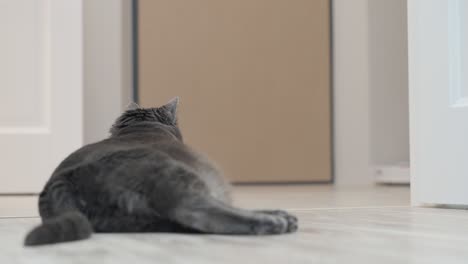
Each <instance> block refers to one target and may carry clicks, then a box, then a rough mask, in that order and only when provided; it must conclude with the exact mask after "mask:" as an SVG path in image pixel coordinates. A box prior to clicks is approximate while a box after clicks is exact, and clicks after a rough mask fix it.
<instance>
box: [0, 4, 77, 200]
mask: <svg viewBox="0 0 468 264" xmlns="http://www.w3.org/2000/svg"><path fill="white" fill-rule="evenodd" d="M0 58H1V59H0V193H35V192H38V191H40V189H41V188H42V186H43V185H44V183H45V181H46V180H47V179H48V178H49V176H50V174H51V172H52V171H53V169H54V168H55V166H57V164H58V163H59V162H60V161H61V160H62V159H63V158H64V157H65V156H66V155H67V154H69V153H70V151H72V150H73V149H76V148H77V147H79V146H80V145H81V144H82V131H83V129H82V123H83V122H82V3H81V1H78V0H73V1H72V0H14V1H13V0H0Z"/></svg>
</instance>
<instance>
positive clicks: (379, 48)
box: [369, 0, 409, 165]
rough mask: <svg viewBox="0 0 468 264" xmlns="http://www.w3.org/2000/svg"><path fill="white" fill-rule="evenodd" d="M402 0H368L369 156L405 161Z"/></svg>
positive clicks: (379, 161) (405, 62) (405, 70)
mask: <svg viewBox="0 0 468 264" xmlns="http://www.w3.org/2000/svg"><path fill="white" fill-rule="evenodd" d="M406 4H407V2H406V0H391V1H389V0H371V1H369V52H370V56H369V60H370V61H369V63H370V64H369V66H370V67H369V73H370V74H369V77H370V78H369V96H370V101H369V103H370V109H369V110H370V157H371V164H372V165H388V164H396V163H399V162H409V121H408V117H409V114H408V111H409V110H408V38H407V16H406V9H407V7H406Z"/></svg>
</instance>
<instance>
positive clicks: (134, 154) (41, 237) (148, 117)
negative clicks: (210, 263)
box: [25, 98, 297, 245]
mask: <svg viewBox="0 0 468 264" xmlns="http://www.w3.org/2000/svg"><path fill="white" fill-rule="evenodd" d="M178 102H179V100H178V98H175V99H173V100H171V101H170V102H169V103H167V104H166V105H164V106H161V107H158V108H146V109H143V108H140V107H136V108H135V107H133V108H131V109H129V110H127V111H126V112H124V113H123V114H122V115H121V116H120V117H119V118H118V119H117V121H116V122H115V123H114V125H113V126H112V128H111V136H110V137H109V138H108V139H105V140H103V141H100V142H97V143H94V144H90V145H87V146H84V147H82V148H81V149H79V150H77V151H75V152H74V153H72V154H71V155H70V156H68V157H67V158H66V159H65V160H64V161H63V162H62V163H61V164H60V165H59V166H58V167H57V169H56V170H55V171H54V172H53V174H52V176H51V178H50V179H49V181H48V182H47V184H46V185H45V187H44V190H43V191H42V192H41V195H40V199H39V211H40V214H41V217H42V221H43V223H42V225H40V226H38V227H36V228H35V229H33V230H32V231H31V232H30V233H29V234H28V236H27V237H26V240H25V244H26V245H41V244H50V243H58V242H65V241H73V240H79V239H85V238H88V237H89V236H90V235H91V234H92V232H190V233H193V232H195V233H200V232H202V233H216V234H245V235H263V234H280V233H286V232H293V231H295V230H296V229H297V219H296V218H295V217H294V216H292V215H290V214H288V213H286V212H284V211H248V210H243V209H238V208H235V207H233V206H232V205H231V199H230V195H229V184H228V183H227V182H226V181H225V180H224V178H223V177H222V175H221V173H220V172H219V170H218V169H217V168H216V167H215V166H214V165H213V164H212V163H211V162H210V161H209V160H208V159H207V158H206V157H204V156H203V155H200V154H198V153H197V152H195V151H194V150H192V149H190V148H189V147H188V146H187V145H185V144H184V143H183V139H182V135H181V133H180V131H179V128H178V125H177V117H176V112H177V105H178Z"/></svg>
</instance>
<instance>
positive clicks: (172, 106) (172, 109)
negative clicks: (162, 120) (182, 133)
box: [162, 96, 179, 119]
mask: <svg viewBox="0 0 468 264" xmlns="http://www.w3.org/2000/svg"><path fill="white" fill-rule="evenodd" d="M178 105H179V97H178V96H177V97H174V98H172V99H171V100H170V101H169V102H168V103H167V104H165V105H163V106H162V107H163V108H164V109H166V110H167V111H169V113H171V115H172V117H173V118H174V119H176V117H177V107H178Z"/></svg>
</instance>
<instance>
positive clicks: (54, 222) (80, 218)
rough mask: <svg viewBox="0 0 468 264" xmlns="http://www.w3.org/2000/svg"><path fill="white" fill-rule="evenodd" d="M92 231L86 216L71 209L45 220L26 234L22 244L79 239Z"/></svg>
mask: <svg viewBox="0 0 468 264" xmlns="http://www.w3.org/2000/svg"><path fill="white" fill-rule="evenodd" d="M92 232H93V229H92V227H91V224H90V223H89V221H88V218H86V216H84V215H83V214H82V213H81V212H79V211H71V212H66V213H64V214H61V215H59V216H57V217H54V218H51V219H47V220H45V221H44V222H43V223H42V224H41V225H40V226H38V227H36V228H34V229H33V230H32V231H31V232H30V233H29V234H28V235H27V236H26V239H25V241H24V244H25V245H26V246H38V245H45V244H55V243H60V242H67V241H75V240H81V239H86V238H88V237H90V236H91V234H92Z"/></svg>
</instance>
